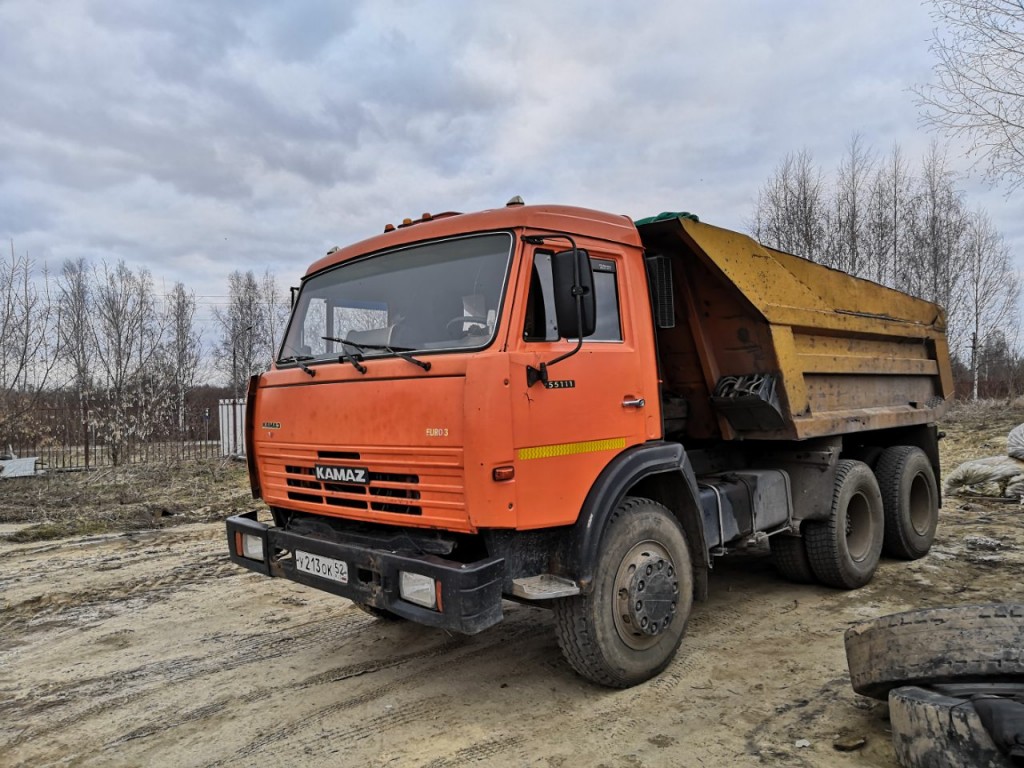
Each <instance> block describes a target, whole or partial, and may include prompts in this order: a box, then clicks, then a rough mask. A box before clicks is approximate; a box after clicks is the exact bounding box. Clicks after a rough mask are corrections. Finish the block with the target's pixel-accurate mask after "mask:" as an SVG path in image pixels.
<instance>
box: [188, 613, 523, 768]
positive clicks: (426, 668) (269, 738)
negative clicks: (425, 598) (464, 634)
mask: <svg viewBox="0 0 1024 768" xmlns="http://www.w3.org/2000/svg"><path fill="white" fill-rule="evenodd" d="M535 631H536V626H535V625H534V624H532V623H529V622H523V623H522V625H521V626H512V627H509V628H508V630H506V631H504V632H501V631H497V632H492V633H491V634H492V638H491V639H490V641H489V642H485V643H482V644H479V645H477V643H476V642H474V639H469V638H466V639H463V638H454V645H455V647H454V648H453V647H452V645H451V644H449V643H451V641H449V642H448V643H445V644H443V645H441V646H437V647H435V648H432V649H429V650H427V651H424V652H419V653H417V654H412V655H411V657H410V658H409V659H408V660H406V662H405V663H404V664H402V665H401V666H405V665H406V664H408V663H409V662H410V661H413V660H417V661H418V660H423V661H432V660H435V659H437V660H439V661H438V663H434V664H424V665H418V666H416V667H415V669H413V670H412V671H410V672H409V673H408V674H406V675H403V676H400V677H398V678H395V679H393V680H390V681H388V682H386V683H382V684H376V685H373V687H371V688H370V689H369V690H366V691H362V692H360V693H358V694H356V695H353V696H349V697H347V698H344V699H341V700H339V701H336V702H333V703H331V704H329V705H326V706H323V707H320V708H319V709H316V710H314V711H312V712H309V713H306V714H305V715H304V716H303V718H302V719H301V720H300V721H294V722H291V723H288V724H286V725H284V726H282V727H280V728H277V729H275V730H273V731H270V732H267V733H264V734H261V735H260V736H259V737H258V738H256V739H254V740H252V741H250V742H249V743H248V744H246V745H245V746H243V747H241V748H240V749H238V750H237V751H236V752H235V753H234V754H232V755H231V756H229V757H227V758H223V759H220V760H217V761H215V762H212V763H209V764H208V768H219V766H224V765H233V764H237V763H239V762H245V761H246V760H247V759H248V758H251V757H252V756H254V755H256V754H259V753H260V752H262V751H263V750H264V749H266V748H268V747H270V746H271V745H274V744H280V743H281V742H285V741H287V740H289V739H292V738H294V737H295V736H296V735H297V734H299V733H301V732H303V731H306V730H309V729H312V728H320V731H318V732H320V733H326V734H327V736H328V740H329V741H330V743H332V744H333V745H339V746H341V747H344V746H345V745H346V743H349V742H350V739H351V737H350V736H348V735H346V733H347V732H351V733H352V734H355V735H356V736H357V738H356V740H357V741H358V735H359V734H360V733H362V729H358V728H357V729H355V730H352V729H350V728H342V729H337V728H332V729H328V730H326V731H324V730H323V729H322V723H323V722H324V721H325V720H327V719H328V718H330V717H332V716H333V715H336V714H337V713H339V712H342V711H346V710H350V709H354V708H357V707H360V706H363V705H366V704H367V703H369V702H372V701H377V700H379V699H381V698H382V697H384V696H386V695H388V694H391V693H394V692H396V691H401V692H402V694H403V698H407V697H408V696H409V693H410V691H413V690H415V689H416V688H417V687H419V686H420V685H422V684H424V683H431V682H435V681H437V680H439V679H444V673H445V672H446V671H447V670H449V669H452V668H458V667H460V666H464V665H465V664H466V663H467V662H468V661H471V660H473V659H477V658H480V657H485V656H487V655H490V654H494V653H495V651H496V650H497V649H498V648H499V647H500V646H502V645H504V644H507V643H513V642H516V641H517V640H519V639H521V638H523V637H525V636H528V635H530V634H532V633H533V632H535ZM467 646H469V647H468V649H467V650H465V651H464V652H461V653H459V652H458V651H459V650H461V649H465V648H467ZM473 646H475V647H473ZM392 666H398V665H392ZM318 679H320V680H321V681H324V682H327V681H328V680H327V679H326V677H325V676H324V675H319V676H318ZM427 701H429V700H427ZM421 704H422V700H421V702H413V703H410V704H409V705H408V706H409V707H410V708H411V709H413V710H415V711H421V712H423V713H428V712H430V711H431V709H430V708H429V707H428V706H427V705H426V704H423V705H422V706H421ZM278 756H279V757H281V758H282V759H283V755H278Z"/></svg>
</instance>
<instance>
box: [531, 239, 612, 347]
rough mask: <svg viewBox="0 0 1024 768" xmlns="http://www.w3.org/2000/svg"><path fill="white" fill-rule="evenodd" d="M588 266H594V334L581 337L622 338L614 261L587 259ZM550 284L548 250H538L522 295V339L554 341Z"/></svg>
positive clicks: (556, 338)
mask: <svg viewBox="0 0 1024 768" xmlns="http://www.w3.org/2000/svg"><path fill="white" fill-rule="evenodd" d="M590 266H591V268H592V269H593V270H594V298H595V300H596V304H597V326H596V330H595V331H594V334H593V335H592V336H587V337H586V338H585V339H584V341H622V323H621V322H620V320H619V286H618V279H617V275H616V271H615V262H614V261H611V260H609V259H591V260H590ZM553 284H554V281H553V279H552V276H551V254H550V253H545V252H542V251H538V252H537V253H536V254H535V255H534V257H533V272H532V274H531V276H530V292H529V294H528V296H527V299H526V322H525V323H524V327H523V339H524V340H526V341H558V326H557V323H556V321H555V296H554V288H553Z"/></svg>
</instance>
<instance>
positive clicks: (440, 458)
mask: <svg viewBox="0 0 1024 768" xmlns="http://www.w3.org/2000/svg"><path fill="white" fill-rule="evenodd" d="M274 448H275V449H276V450H275V451H274V454H276V455H266V456H265V457H264V460H265V464H266V466H267V469H268V472H267V477H266V483H265V484H264V496H265V498H266V499H267V500H268V502H270V501H271V498H272V496H274V495H278V496H283V497H285V498H287V499H288V500H289V501H292V502H299V503H301V504H303V505H315V506H317V507H320V508H321V509H322V510H323V512H324V513H326V514H331V510H334V512H333V514H344V511H351V512H355V513H360V512H362V513H364V514H365V519H373V515H374V513H384V514H387V515H401V516H403V517H409V516H414V517H423V518H429V519H431V520H432V521H433V520H437V521H438V522H452V523H459V522H463V523H464V521H465V520H466V513H465V500H464V493H463V486H462V460H461V459H462V455H461V454H462V452H461V451H460V450H457V449H421V450H419V451H415V450H414V449H410V450H402V449H390V450H383V449H360V450H358V451H356V450H351V451H310V452H308V453H306V452H301V453H303V454H305V455H303V456H301V457H300V456H299V455H298V454H299V453H300V452H299V451H291V450H286V449H283V448H281V447H280V446H274ZM282 454H287V456H286V455H282ZM353 462H358V464H359V465H360V466H362V467H366V468H368V473H367V478H368V482H367V484H365V485H363V484H360V483H346V482H337V481H329V480H323V481H321V480H318V479H317V477H316V470H315V468H314V467H315V465H317V464H323V465H327V466H331V465H334V464H337V465H338V466H342V467H344V466H346V465H349V464H351V463H353ZM304 508H306V509H308V507H307V506H304ZM310 511H313V510H310ZM356 516H357V517H364V515H359V514H357V515H356Z"/></svg>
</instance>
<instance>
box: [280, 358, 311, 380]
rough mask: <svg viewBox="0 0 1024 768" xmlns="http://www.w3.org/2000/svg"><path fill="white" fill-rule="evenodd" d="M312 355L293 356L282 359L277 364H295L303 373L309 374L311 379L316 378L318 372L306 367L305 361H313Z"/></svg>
mask: <svg viewBox="0 0 1024 768" xmlns="http://www.w3.org/2000/svg"><path fill="white" fill-rule="evenodd" d="M312 359H313V356H312V355H292V356H291V357H282V358H281V359H280V360H278V361H277V362H278V363H279V364H280V363H295V364H296V365H297V366H299V368H301V369H302V371H303V373H308V374H309V375H310V376H311V377H312V376H316V371H314V370H313V369H312V368H310V367H309V366H308V365H306V364H305V363H304V362H303V360H312Z"/></svg>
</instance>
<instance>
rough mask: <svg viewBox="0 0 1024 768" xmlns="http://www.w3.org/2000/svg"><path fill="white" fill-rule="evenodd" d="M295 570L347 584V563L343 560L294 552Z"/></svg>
mask: <svg viewBox="0 0 1024 768" xmlns="http://www.w3.org/2000/svg"><path fill="white" fill-rule="evenodd" d="M295 568H296V569H297V570H300V571H302V572H303V573H309V574H312V575H313V576H319V577H320V578H321V579H330V580H331V581H337V582H338V583H339V584H348V563H346V562H345V561H343V560H335V559H334V558H332V557H324V556H323V555H312V554H310V553H309V552H300V551H299V550H295Z"/></svg>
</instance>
